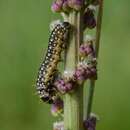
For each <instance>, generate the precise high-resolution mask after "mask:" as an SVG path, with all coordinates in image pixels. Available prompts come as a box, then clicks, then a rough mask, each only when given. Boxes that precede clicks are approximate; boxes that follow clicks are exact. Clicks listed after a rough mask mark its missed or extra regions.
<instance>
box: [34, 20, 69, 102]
mask: <svg viewBox="0 0 130 130" xmlns="http://www.w3.org/2000/svg"><path fill="white" fill-rule="evenodd" d="M69 29H70V24H69V23H68V22H63V23H60V24H57V25H56V27H55V28H54V29H53V30H52V32H51V35H50V38H49V44H48V50H47V53H46V56H45V59H44V61H43V62H42V64H41V66H40V68H39V72H38V77H37V83H36V87H37V91H38V94H39V96H40V98H41V99H42V100H43V101H44V102H47V103H53V102H54V100H55V99H56V96H57V91H56V88H55V87H54V86H53V82H54V80H55V77H56V74H57V64H58V62H59V61H60V55H61V52H62V50H63V49H64V47H65V40H66V38H67V36H68V32H69Z"/></svg>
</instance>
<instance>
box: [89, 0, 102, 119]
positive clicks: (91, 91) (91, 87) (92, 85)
mask: <svg viewBox="0 0 130 130" xmlns="http://www.w3.org/2000/svg"><path fill="white" fill-rule="evenodd" d="M102 15H103V0H100V4H99V10H98V16H97V26H96V42H95V51H96V58H98V53H99V45H100V35H101V24H102ZM94 88H95V80H90V81H89V94H88V105H87V118H89V116H90V113H91V109H92V102H93V95H94Z"/></svg>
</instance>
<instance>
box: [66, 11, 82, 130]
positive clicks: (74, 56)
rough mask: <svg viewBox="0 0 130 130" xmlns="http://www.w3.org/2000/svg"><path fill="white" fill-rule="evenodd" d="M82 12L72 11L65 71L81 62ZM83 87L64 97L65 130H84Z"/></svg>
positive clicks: (70, 69)
mask: <svg viewBox="0 0 130 130" xmlns="http://www.w3.org/2000/svg"><path fill="white" fill-rule="evenodd" d="M81 15H82V14H81V12H76V11H72V12H71V13H70V16H69V22H70V24H71V25H72V30H71V33H70V43H69V46H68V48H67V53H66V63H65V70H66V71H72V70H75V67H76V65H77V63H78V61H79V56H78V48H79V44H80V43H81V42H82V40H83V35H82V32H83V30H82V24H81V22H82V20H81V17H82V16H81ZM82 122H83V87H80V86H78V87H77V89H76V90H74V92H72V93H69V94H66V95H65V96H64V125H65V130H83V124H82Z"/></svg>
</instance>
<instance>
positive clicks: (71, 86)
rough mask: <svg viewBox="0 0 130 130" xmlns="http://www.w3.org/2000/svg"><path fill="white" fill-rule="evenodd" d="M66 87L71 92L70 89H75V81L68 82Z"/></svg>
mask: <svg viewBox="0 0 130 130" xmlns="http://www.w3.org/2000/svg"><path fill="white" fill-rule="evenodd" d="M65 87H66V89H67V91H68V92H69V91H71V90H73V83H71V82H69V83H66V85H65Z"/></svg>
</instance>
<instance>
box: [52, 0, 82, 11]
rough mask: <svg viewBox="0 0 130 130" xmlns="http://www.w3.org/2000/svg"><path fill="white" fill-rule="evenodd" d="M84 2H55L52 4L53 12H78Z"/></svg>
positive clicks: (80, 0) (57, 0)
mask: <svg viewBox="0 0 130 130" xmlns="http://www.w3.org/2000/svg"><path fill="white" fill-rule="evenodd" d="M83 2H84V0H55V1H54V2H53V4H52V7H51V8H52V11H53V12H69V11H70V10H71V9H74V10H76V11H79V10H80V9H81V8H82V6H83Z"/></svg>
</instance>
